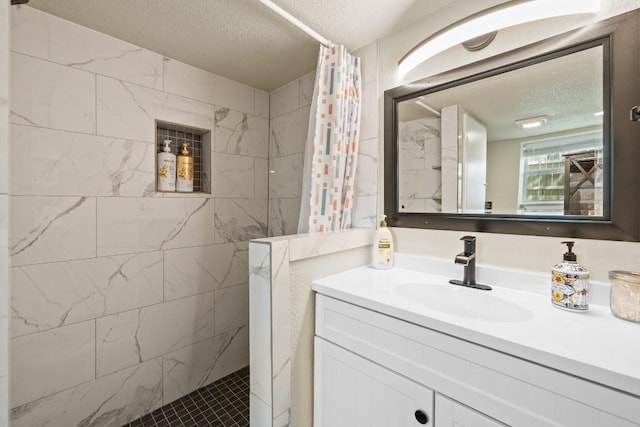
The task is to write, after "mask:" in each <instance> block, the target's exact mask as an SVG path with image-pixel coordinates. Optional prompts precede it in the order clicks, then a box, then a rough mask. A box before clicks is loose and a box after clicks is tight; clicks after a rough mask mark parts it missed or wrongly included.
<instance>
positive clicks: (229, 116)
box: [213, 107, 269, 159]
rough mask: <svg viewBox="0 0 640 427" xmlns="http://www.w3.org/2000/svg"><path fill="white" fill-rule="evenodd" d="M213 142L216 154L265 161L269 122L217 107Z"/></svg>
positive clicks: (267, 147)
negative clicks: (236, 155)
mask: <svg viewBox="0 0 640 427" xmlns="http://www.w3.org/2000/svg"><path fill="white" fill-rule="evenodd" d="M213 141H214V150H213V151H215V152H217V153H227V154H238V155H241V156H249V157H260V158H263V159H266V158H267V157H268V155H269V120H268V119H263V118H261V117H256V116H252V115H249V114H247V113H240V112H238V111H235V110H230V109H229V108H226V107H218V108H217V109H216V112H215V131H214V137H213Z"/></svg>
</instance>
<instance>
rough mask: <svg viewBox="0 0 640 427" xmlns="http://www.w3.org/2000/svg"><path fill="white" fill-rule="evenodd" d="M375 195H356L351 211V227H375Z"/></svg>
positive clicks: (376, 201)
mask: <svg viewBox="0 0 640 427" xmlns="http://www.w3.org/2000/svg"><path fill="white" fill-rule="evenodd" d="M377 203H378V199H377V196H356V197H355V198H354V199H353V211H352V212H351V227H352V228H377V226H378V224H377V220H376V218H377V214H376V212H377V209H378V205H377Z"/></svg>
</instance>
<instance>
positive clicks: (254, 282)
mask: <svg viewBox="0 0 640 427" xmlns="http://www.w3.org/2000/svg"><path fill="white" fill-rule="evenodd" d="M271 313H272V312H271V244H269V243H257V242H251V243H249V334H250V337H249V339H250V342H251V347H250V359H251V376H250V378H249V381H250V388H251V391H250V397H249V398H250V401H251V405H250V411H251V417H253V418H252V420H253V422H254V423H255V425H268V424H267V422H271V419H272V417H271V399H272V389H271ZM265 355H267V356H265ZM254 402H255V405H258V406H256V407H255V408H254V406H253V405H254ZM258 407H259V408H261V410H256V411H255V412H254V409H257V408H258ZM267 408H268V412H267Z"/></svg>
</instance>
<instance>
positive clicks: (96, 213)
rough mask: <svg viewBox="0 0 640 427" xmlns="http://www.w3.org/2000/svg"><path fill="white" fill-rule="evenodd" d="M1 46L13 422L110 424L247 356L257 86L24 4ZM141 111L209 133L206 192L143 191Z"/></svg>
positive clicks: (260, 197) (258, 142)
mask: <svg viewBox="0 0 640 427" xmlns="http://www.w3.org/2000/svg"><path fill="white" fill-rule="evenodd" d="M5 4H6V2H5ZM0 17H2V18H3V19H4V15H0ZM6 28H7V27H6V25H2V23H1V22H0V29H2V30H1V31H6ZM0 40H3V37H2V36H1V35H0ZM10 55H11V60H10V63H11V90H12V94H13V96H12V100H11V116H10V123H11V125H10V135H11V147H10V148H11V160H12V162H13V167H12V168H11V177H10V186H9V198H10V216H9V218H10V226H9V234H10V236H9V242H10V243H9V248H10V262H11V270H10V274H11V287H12V294H13V295H12V313H13V315H12V318H11V334H12V338H11V357H12V363H11V396H10V404H11V408H12V425H13V426H15V427H20V426H33V425H43V424H44V423H45V422H50V424H47V425H50V426H70V425H79V424H87V425H89V424H93V423H95V422H98V421H97V420H98V419H100V423H102V424H104V425H107V424H109V425H122V424H124V423H126V422H128V421H131V420H132V419H135V418H137V417H139V416H140V415H142V414H143V413H145V412H149V411H151V410H153V409H155V408H158V407H159V406H161V405H162V404H165V403H168V402H170V401H172V400H174V399H177V398H179V397H181V396H182V395H184V394H186V393H189V392H190V391H192V390H194V389H196V388H198V387H201V386H203V385H205V384H208V383H210V382H212V381H214V380H216V379H218V378H220V377H222V376H225V375H227V374H229V373H231V372H233V371H235V370H237V369H240V368H242V367H244V366H246V365H247V364H248V362H249V360H248V350H249V349H248V344H249V338H248V243H247V241H248V240H249V239H252V238H257V237H264V236H266V224H267V185H266V171H267V158H268V126H269V124H268V114H269V106H268V94H267V93H266V92H263V91H260V90H257V89H254V88H252V87H249V86H246V85H243V84H240V83H237V82H234V81H231V80H228V79H224V78H221V77H218V76H215V75H213V74H210V73H208V72H205V71H202V70H199V69H196V68H193V67H190V66H187V65H185V64H182V63H180V62H177V61H174V60H172V59H169V58H163V57H162V56H160V55H158V54H156V53H153V52H150V51H147V50H144V49H141V48H139V47H137V46H133V45H131V44H128V43H125V42H122V41H120V40H116V39H114V38H112V37H109V36H106V35H104V34H101V33H98V32H95V31H93V30H89V29H87V28H84V27H80V26H78V25H75V24H72V23H70V22H68V21H64V20H62V19H59V18H57V17H54V16H52V15H48V14H46V13H43V12H40V11H37V10H35V9H32V8H30V7H26V6H22V7H12V8H11V53H10ZM0 64H2V65H3V66H4V64H6V61H0ZM0 76H2V74H0ZM0 81H2V82H4V81H6V79H0ZM1 89H2V88H1V87H0V90H1ZM1 95H2V92H0V98H1V97H2V96H1ZM0 105H1V103H0ZM154 119H159V120H164V121H169V122H174V123H181V124H185V125H189V126H195V127H198V128H204V129H210V130H212V139H213V141H212V153H211V157H212V161H211V163H212V194H210V195H205V194H187V195H184V194H157V193H155V191H154V190H155V176H154V175H155V158H154V157H155V156H154V152H155V129H154V126H155V125H154ZM0 129H2V128H1V127H0ZM1 141H2V133H0V142H1ZM4 151H6V150H4ZM4 151H3V153H4ZM1 157H2V158H4V157H5V156H4V154H3V155H2V156H1ZM2 170H5V168H2ZM3 188H4V186H3ZM5 191H6V190H5ZM5 197H6V196H5ZM3 259H6V258H4V257H3ZM0 289H1V288H0ZM1 300H2V301H5V299H4V298H2V299H1ZM0 314H1V313H0ZM0 360H2V358H0ZM0 366H1V365H0ZM0 391H1V389H0ZM0 413H4V412H2V411H0ZM102 424H101V425H102Z"/></svg>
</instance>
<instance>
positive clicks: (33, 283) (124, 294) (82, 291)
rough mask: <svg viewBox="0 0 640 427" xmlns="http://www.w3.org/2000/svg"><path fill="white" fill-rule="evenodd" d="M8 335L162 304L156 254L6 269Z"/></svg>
mask: <svg viewBox="0 0 640 427" xmlns="http://www.w3.org/2000/svg"><path fill="white" fill-rule="evenodd" d="M11 280H12V284H13V287H12V292H11V308H12V312H13V315H12V324H11V333H12V335H13V336H19V335H24V334H28V333H32V332H37V331H43V330H46V329H52V328H57V327H60V326H63V325H67V324H71V323H76V322H80V321H84V320H89V319H94V318H97V317H101V316H105V315H108V314H113V313H119V312H122V311H126V310H131V309H133V308H138V307H143V306H146V305H151V304H157V303H159V302H162V252H150V253H143V254H136V255H121V256H114V257H106V258H91V259H84V260H78V261H67V262H58V263H51V264H37V265H29V266H22V267H13V268H12V269H11Z"/></svg>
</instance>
